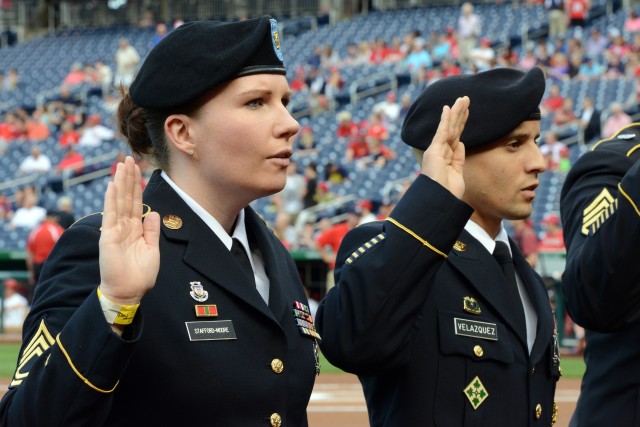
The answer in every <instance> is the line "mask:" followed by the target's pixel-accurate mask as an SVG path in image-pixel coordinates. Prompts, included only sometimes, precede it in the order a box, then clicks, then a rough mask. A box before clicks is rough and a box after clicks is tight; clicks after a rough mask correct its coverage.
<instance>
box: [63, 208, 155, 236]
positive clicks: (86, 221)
mask: <svg viewBox="0 0 640 427" xmlns="http://www.w3.org/2000/svg"><path fill="white" fill-rule="evenodd" d="M149 212H151V206H149V205H142V218H144V217H145V216H147V214H148V213H149ZM102 214H103V213H102V212H94V213H90V214H89V215H86V216H83V217H82V218H80V219H79V220H77V221H76V222H74V223H73V224H71V227H74V226H76V225H80V224H82V225H88V226H90V227H96V228H98V229H100V230H102Z"/></svg>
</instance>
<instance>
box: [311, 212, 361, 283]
mask: <svg viewBox="0 0 640 427" xmlns="http://www.w3.org/2000/svg"><path fill="white" fill-rule="evenodd" d="M359 222H360V214H359V213H358V211H357V209H355V208H354V207H351V208H350V209H349V210H348V212H347V220H346V221H344V222H340V223H338V224H334V225H332V226H330V227H329V228H328V229H327V230H325V231H323V232H322V233H320V234H319V235H318V237H317V238H316V245H317V247H318V250H319V251H320V256H321V257H322V260H323V261H324V262H325V263H326V264H327V267H328V268H329V271H328V273H327V291H328V290H329V289H331V288H332V287H333V286H334V279H333V270H334V269H335V266H336V255H337V254H338V249H339V248H340V243H341V242H342V239H343V238H344V236H345V235H346V234H347V233H348V232H349V230H351V229H353V228H355V227H357V226H358V223H359Z"/></svg>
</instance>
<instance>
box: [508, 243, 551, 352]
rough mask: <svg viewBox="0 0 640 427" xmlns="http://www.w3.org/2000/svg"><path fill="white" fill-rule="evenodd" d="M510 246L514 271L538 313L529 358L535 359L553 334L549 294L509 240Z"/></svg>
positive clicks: (544, 348)
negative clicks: (534, 338) (534, 337)
mask: <svg viewBox="0 0 640 427" xmlns="http://www.w3.org/2000/svg"><path fill="white" fill-rule="evenodd" d="M511 248H512V251H513V262H514V264H515V267H516V271H517V272H518V275H520V278H521V279H522V281H523V282H524V284H525V286H526V289H527V293H528V294H529V300H530V301H531V305H532V306H533V309H534V310H535V312H536V314H537V315H538V326H537V329H536V340H535V342H534V343H533V348H532V349H531V356H530V357H531V360H533V361H537V360H539V359H540V357H541V356H542V354H543V353H544V352H545V351H546V350H547V348H548V347H549V344H550V343H551V336H552V334H553V328H554V326H553V324H554V322H553V313H552V312H551V309H550V308H551V305H550V302H549V295H548V294H547V290H546V289H545V287H544V284H543V283H542V281H541V279H540V277H539V276H538V275H537V274H536V273H535V271H534V270H533V268H530V267H529V265H528V263H527V260H526V259H525V258H524V256H523V255H522V253H521V252H520V250H519V249H518V248H517V247H516V245H515V244H514V243H513V242H511Z"/></svg>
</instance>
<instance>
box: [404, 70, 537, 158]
mask: <svg viewBox="0 0 640 427" xmlns="http://www.w3.org/2000/svg"><path fill="white" fill-rule="evenodd" d="M544 89H545V77H544V73H543V72H542V70H541V69H540V68H537V67H534V68H532V69H531V70H529V71H528V72H527V73H524V72H522V71H519V70H515V69H511V68H496V69H493V70H489V71H484V72H481V73H476V74H464V75H458V76H451V77H446V78H443V79H441V80H437V81H436V82H434V83H432V84H430V85H429V86H427V88H426V89H425V90H424V91H423V92H422V93H421V94H420V96H418V98H417V99H416V100H415V102H414V103H413V105H411V107H410V108H409V111H408V113H407V117H406V118H405V120H404V123H403V125H402V133H401V136H402V140H403V141H404V142H405V143H407V144H408V145H410V146H412V147H415V148H418V149H420V150H426V149H427V148H428V147H429V145H430V144H431V140H432V139H433V137H434V135H435V134H436V130H437V129H438V124H439V123H440V116H441V115H442V107H443V106H445V105H448V106H450V107H451V106H453V104H454V103H455V101H456V99H457V98H459V97H462V96H468V97H469V99H470V101H471V103H470V105H469V118H468V119H467V123H466V125H465V127H464V131H463V132H462V136H461V138H460V139H461V140H462V142H463V143H464V145H465V148H467V149H468V150H470V149H474V148H478V147H481V146H483V145H486V144H489V143H491V142H494V141H497V140H499V139H500V138H502V137H504V136H505V135H507V134H508V133H509V132H511V131H512V130H513V129H515V128H516V127H518V126H519V125H520V123H522V122H524V121H527V120H540V109H539V108H538V107H539V105H540V100H541V99H542V95H544Z"/></svg>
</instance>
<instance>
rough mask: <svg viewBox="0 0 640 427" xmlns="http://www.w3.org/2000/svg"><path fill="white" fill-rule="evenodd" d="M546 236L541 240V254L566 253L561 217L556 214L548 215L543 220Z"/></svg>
mask: <svg viewBox="0 0 640 427" xmlns="http://www.w3.org/2000/svg"><path fill="white" fill-rule="evenodd" d="M542 227H543V228H544V230H545V231H544V234H543V235H542V239H540V246H539V250H540V252H545V251H548V252H554V251H564V250H565V246H564V233H563V232H562V226H561V225H560V217H559V216H558V215H556V214H547V215H545V217H544V219H543V220H542Z"/></svg>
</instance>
